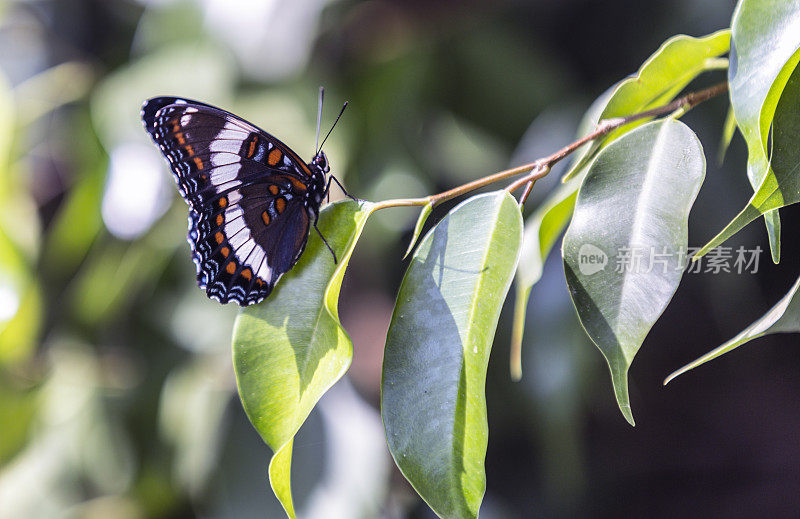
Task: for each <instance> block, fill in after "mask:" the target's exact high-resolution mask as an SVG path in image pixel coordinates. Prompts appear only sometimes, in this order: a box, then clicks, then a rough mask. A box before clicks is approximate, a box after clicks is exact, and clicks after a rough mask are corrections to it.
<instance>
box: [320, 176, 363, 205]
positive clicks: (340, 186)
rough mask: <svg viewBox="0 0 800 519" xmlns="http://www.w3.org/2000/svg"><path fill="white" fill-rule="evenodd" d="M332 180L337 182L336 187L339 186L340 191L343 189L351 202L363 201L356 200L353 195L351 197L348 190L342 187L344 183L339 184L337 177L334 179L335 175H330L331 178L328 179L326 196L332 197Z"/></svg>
mask: <svg viewBox="0 0 800 519" xmlns="http://www.w3.org/2000/svg"><path fill="white" fill-rule="evenodd" d="M331 180H333V181H334V182H336V185H337V186H339V189H341V190H342V193H344V194H345V196H346V197H348V198H350V199H351V200H354V201H356V202H361V199H360V198H356V197H354V196H353V195H351V194H350V193H348V192H347V190H346V189H345V188H344V186H343V185H342V183H341V182H339V179H338V178H336V177H334V176H333V175H330V176H329V177H328V183H327V185H326V186H325V194H326V195H328V196H330V190H331Z"/></svg>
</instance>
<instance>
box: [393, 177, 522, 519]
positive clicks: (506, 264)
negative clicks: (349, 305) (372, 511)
mask: <svg viewBox="0 0 800 519" xmlns="http://www.w3.org/2000/svg"><path fill="white" fill-rule="evenodd" d="M521 244H522V216H521V214H520V209H519V206H518V204H517V201H516V200H515V199H514V197H512V196H511V195H510V194H508V193H507V192H505V191H496V192H492V193H486V194H483V195H478V196H475V197H472V198H469V199H467V200H465V201H464V202H462V203H461V204H459V205H458V206H456V207H455V208H454V209H453V210H452V211H451V212H450V213H449V214H448V215H447V216H445V217H444V218H443V219H442V220H441V221H440V222H439V223H438V224H437V225H436V226H435V227H434V228H433V229H431V230H430V231H429V232H428V233H427V234H426V236H425V238H424V239H423V240H422V242H421V243H420V246H419V248H418V249H417V251H416V252H415V253H414V255H413V257H412V259H411V264H410V265H409V267H408V270H407V271H406V274H405V277H404V278H403V282H402V284H401V285H400V291H399V293H398V295H397V304H396V306H395V309H394V314H393V316H392V322H391V325H390V326H389V333H388V335H387V340H386V350H385V352H384V357H383V381H382V392H381V412H382V415H383V423H384V428H385V429H386V438H387V440H388V443H389V450H390V451H391V453H392V456H393V457H394V460H395V462H396V463H397V466H398V467H399V468H400V470H401V471H402V472H403V475H404V476H405V477H406V479H408V481H409V482H410V483H411V484H412V485H413V486H414V488H415V489H416V491H417V492H418V493H419V494H420V496H422V498H423V499H424V500H425V501H426V502H427V503H428V504H429V505H430V507H431V508H432V509H433V510H434V511H435V512H436V513H437V514H438V515H439V516H441V517H448V518H450V517H477V515H478V509H479V508H480V504H481V501H482V499H483V494H484V491H485V489H486V475H485V472H484V466H483V462H484V458H485V456H486V442H487V435H488V426H487V421H486V399H485V395H484V391H485V383H486V368H487V364H488V361H489V353H490V351H491V346H492V341H493V339H494V332H495V329H496V327H497V319H498V317H499V315H500V309H501V307H502V305H503V300H504V299H505V297H506V293H507V292H508V288H509V286H510V284H511V278H512V276H513V274H514V269H515V268H516V265H517V259H518V256H519V251H520V247H521Z"/></svg>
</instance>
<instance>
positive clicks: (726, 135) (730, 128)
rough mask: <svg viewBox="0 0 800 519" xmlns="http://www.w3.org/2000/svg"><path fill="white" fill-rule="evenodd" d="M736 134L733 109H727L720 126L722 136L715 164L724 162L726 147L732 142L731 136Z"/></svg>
mask: <svg viewBox="0 0 800 519" xmlns="http://www.w3.org/2000/svg"><path fill="white" fill-rule="evenodd" d="M734 133H736V117H735V116H734V115H733V107H732V106H731V107H729V108H728V113H727V115H725V122H724V123H723V125H722V136H721V137H720V140H719V153H718V156H717V162H718V163H719V164H722V163H723V161H724V160H725V154H726V153H727V152H728V147H729V146H730V145H731V141H732V140H733V134H734Z"/></svg>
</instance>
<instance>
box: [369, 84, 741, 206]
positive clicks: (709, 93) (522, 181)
mask: <svg viewBox="0 0 800 519" xmlns="http://www.w3.org/2000/svg"><path fill="white" fill-rule="evenodd" d="M727 90H728V83H727V82H722V83H718V84H716V85H714V86H711V87H708V88H705V89H703V90H698V91H697V92H692V93H689V94H686V95H685V96H683V97H680V98H678V99H675V100H674V101H672V102H671V103H667V104H665V105H662V106H658V107H656V108H651V109H650V110H645V111H644V112H639V113H636V114H632V115H628V116H625V117H614V118H611V119H603V120H602V121H600V122H599V123H598V124H597V126H596V127H595V129H594V130H593V131H592V132H591V133H589V134H588V135H585V136H583V137H581V138H580V139H578V140H576V141H575V142H572V143H570V144H568V145H567V146H564V147H563V148H561V149H560V150H558V151H557V152H555V153H553V154H552V155H550V156H547V157H544V158H541V159H538V160H536V161H534V162H531V163H530V164H525V165H523V166H517V167H515V168H511V169H506V170H504V171H500V172H498V173H495V174H493V175H488V176H485V177H483V178H479V179H477V180H473V181H472V182H468V183H466V184H463V185H461V186H458V187H456V188H453V189H450V190H448V191H444V192H442V193H438V194H435V195H430V196H426V197H423V198H398V199H394V200H384V201H383V202H379V203H377V204H376V206H375V210H378V209H385V208H387V207H401V206H422V205H427V204H432V205H434V206H436V205H439V204H441V203H442V202H445V201H447V200H450V199H453V198H455V197H457V196H460V195H463V194H466V193H469V192H470V191H474V190H476V189H479V188H481V187H484V186H488V185H490V184H493V183H495V182H499V181H500V180H505V179H508V178H511V177H514V176H517V175H521V174H523V173H528V174H527V175H525V176H523V177H521V178H519V179H517V180H515V181H514V182H513V183H511V184H510V185H509V186H508V187H507V188H506V190H507V191H509V192H513V191H515V190H517V189H519V188H520V187H521V186H523V185H525V186H526V187H525V191H524V192H523V194H522V197H520V203H521V204H524V203H525V200H527V198H528V195H529V194H530V192H531V189H533V184H534V183H535V182H536V180H538V179H540V178H542V177H544V176H545V175H547V174H548V173H549V172H550V169H551V168H552V167H553V166H554V165H555V164H556V163H558V162H559V161H561V160H562V159H563V158H565V157H567V156H569V155H570V154H571V153H573V152H574V151H575V150H577V149H578V148H580V147H581V146H583V145H584V144H586V143H587V142H591V141H593V140H595V139H597V138H599V137H603V136H605V135H608V134H609V133H611V132H612V131H614V130H616V129H617V128H620V127H622V126H625V125H626V124H630V123H632V122H634V121H638V120H640V119H646V118H648V117H655V116H657V115H664V114H668V113H671V112H675V111H676V110H682V112H683V113H685V112H686V111H688V110H691V109H692V108H694V107H695V106H697V105H699V104H700V103H702V102H704V101H707V100H709V99H711V98H713V97H716V96H718V95H720V94H723V93H725V92H727Z"/></svg>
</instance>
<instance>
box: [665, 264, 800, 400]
mask: <svg viewBox="0 0 800 519" xmlns="http://www.w3.org/2000/svg"><path fill="white" fill-rule="evenodd" d="M799 289H800V278H798V279H797V281H795V283H794V286H792V288H791V290H789V293H788V294H786V295H785V296H783V299H781V300H780V301H778V304H776V305H775V306H773V307H772V308H771V309H770V311H769V312H767V313H766V314H764V315H763V316H762V317H761V318H760V319H758V320H757V321H755V322H754V323H753V324H751V325H750V326H748V327H747V328H745V329H744V330H742V332H741V333H739V335H737V336H736V337H734V338H733V339H731V340H729V341H728V342H726V343H725V344H723V345H721V346H719V347H718V348H716V349H714V350H712V351H710V352H708V353H706V354H705V355H703V356H702V357H700V358H699V359H697V360H695V361H692V362H690V363H689V364H687V365H685V366H684V367H682V368H680V369H679V370H676V371H674V372H673V373H671V374H670V375H669V376H668V377H667V378H666V380H664V385H667V384H668V383H669V382H670V381H671V380H672V379H674V378H675V377H677V376H678V375H682V374H683V373H686V372H687V371H689V370H691V369H694V368H696V367H697V366H699V365H701V364H705V363H706V362H708V361H710V360H712V359H715V358H717V357H719V356H720V355H724V354H726V353H728V352H729V351H731V350H733V349H736V348H738V347H739V346H741V345H742V344H745V343H746V342H750V341H751V340H753V339H757V338H759V337H763V336H764V335H770V334H773V333H791V332H800V295H798V290H799Z"/></svg>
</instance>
